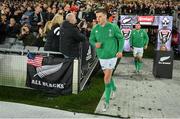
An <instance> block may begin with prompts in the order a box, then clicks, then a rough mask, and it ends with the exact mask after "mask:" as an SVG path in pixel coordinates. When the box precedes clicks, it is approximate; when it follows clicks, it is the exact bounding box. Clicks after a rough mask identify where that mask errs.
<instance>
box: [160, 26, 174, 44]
mask: <svg viewBox="0 0 180 119" xmlns="http://www.w3.org/2000/svg"><path fill="white" fill-rule="evenodd" d="M170 36H171V30H169V29H160V30H159V38H160V41H161V42H162V44H165V43H166V42H167V41H168V40H169V39H170Z"/></svg>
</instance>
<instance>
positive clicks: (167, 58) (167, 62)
mask: <svg viewBox="0 0 180 119" xmlns="http://www.w3.org/2000/svg"><path fill="white" fill-rule="evenodd" d="M170 57H171V56H167V57H161V58H160V59H159V64H171V61H167V60H169V59H170Z"/></svg>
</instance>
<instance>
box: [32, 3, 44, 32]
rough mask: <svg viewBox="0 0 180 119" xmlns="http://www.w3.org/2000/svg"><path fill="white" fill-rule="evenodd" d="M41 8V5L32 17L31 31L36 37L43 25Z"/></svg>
mask: <svg viewBox="0 0 180 119" xmlns="http://www.w3.org/2000/svg"><path fill="white" fill-rule="evenodd" d="M41 10H42V9H41V7H40V6H39V5H36V6H35V11H34V12H33V13H32V15H31V16H30V25H31V30H32V32H33V34H34V36H36V35H37V33H38V30H39V27H40V26H42V25H43V22H44V20H43V16H42V14H41Z"/></svg>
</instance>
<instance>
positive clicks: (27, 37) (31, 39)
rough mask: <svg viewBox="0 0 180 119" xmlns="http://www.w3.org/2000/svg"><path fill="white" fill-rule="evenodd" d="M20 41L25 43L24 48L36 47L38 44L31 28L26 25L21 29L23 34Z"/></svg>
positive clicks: (19, 37)
mask: <svg viewBox="0 0 180 119" xmlns="http://www.w3.org/2000/svg"><path fill="white" fill-rule="evenodd" d="M18 39H19V40H21V41H23V44H24V46H34V45H35V42H36V37H35V36H34V35H33V34H32V33H31V32H30V27H29V25H28V24H25V25H23V26H22V27H21V33H20V35H19V36H18Z"/></svg>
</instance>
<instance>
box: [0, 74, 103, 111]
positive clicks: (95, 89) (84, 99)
mask: <svg viewBox="0 0 180 119" xmlns="http://www.w3.org/2000/svg"><path fill="white" fill-rule="evenodd" d="M102 78H103V75H102V74H99V73H98V74H97V75H95V76H94V77H92V78H91V83H90V84H89V86H88V87H87V88H86V89H85V90H83V91H82V92H80V93H79V94H78V95H74V94H72V95H64V96H55V95H50V94H47V93H44V92H41V91H38V90H30V89H20V88H12V87H4V86H0V100H1V101H8V102H18V103H24V104H30V105H37V106H43V107H50V108H56V109H62V110H68V111H74V112H83V113H94V111H95V109H96V106H97V104H98V103H99V101H100V98H101V97H102V94H103V92H104V83H103V79H102Z"/></svg>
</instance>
